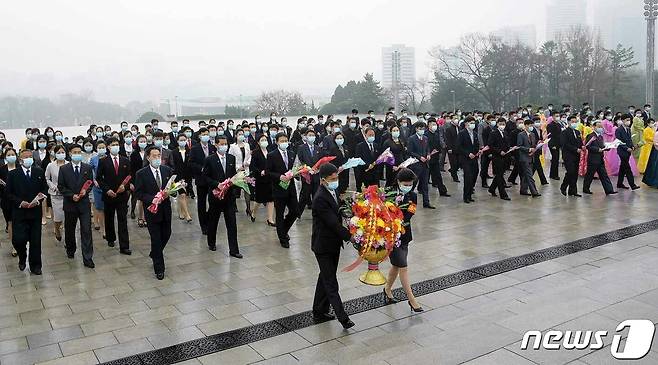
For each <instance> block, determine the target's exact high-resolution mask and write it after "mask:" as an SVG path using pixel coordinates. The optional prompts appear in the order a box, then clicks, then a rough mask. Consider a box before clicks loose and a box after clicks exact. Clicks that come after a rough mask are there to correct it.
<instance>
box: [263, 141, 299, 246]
mask: <svg viewBox="0 0 658 365" xmlns="http://www.w3.org/2000/svg"><path fill="white" fill-rule="evenodd" d="M276 143H277V147H278V148H277V149H276V150H275V151H272V152H270V153H268V154H267V167H266V169H265V170H266V171H267V173H268V174H269V175H270V178H271V179H272V197H273V198H274V210H275V212H276V234H277V236H278V237H279V243H280V244H281V247H283V248H289V247H290V236H289V235H288V231H289V230H290V227H292V225H293V223H295V220H296V219H297V216H298V214H299V208H298V204H297V189H296V188H295V182H294V181H293V179H290V178H288V177H287V176H286V172H288V171H290V170H291V169H292V167H293V164H294V162H295V154H294V153H293V152H291V151H289V150H288V136H286V134H285V133H283V132H280V133H279V134H277V135H276ZM281 182H283V183H288V187H287V188H284V187H282V186H281V184H280V183H281ZM286 208H288V214H287V215H285V217H284V214H285V211H286Z"/></svg>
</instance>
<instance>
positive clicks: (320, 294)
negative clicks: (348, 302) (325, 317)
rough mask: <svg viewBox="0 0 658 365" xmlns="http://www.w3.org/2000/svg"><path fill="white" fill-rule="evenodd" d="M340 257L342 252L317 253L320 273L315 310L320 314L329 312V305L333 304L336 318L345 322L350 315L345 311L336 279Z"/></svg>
mask: <svg viewBox="0 0 658 365" xmlns="http://www.w3.org/2000/svg"><path fill="white" fill-rule="evenodd" d="M339 258H340V253H328V254H317V253H316V254H315V259H316V260H317V261H318V266H319V267H320V274H319V275H318V282H317V284H316V285H315V296H314V297H313V312H314V313H318V314H321V313H329V305H330V304H331V307H332V308H334V313H335V314H336V318H337V319H338V320H339V321H340V322H345V321H347V319H348V316H347V313H345V308H343V301H342V300H341V299H340V294H338V279H336V271H337V270H338V259H339Z"/></svg>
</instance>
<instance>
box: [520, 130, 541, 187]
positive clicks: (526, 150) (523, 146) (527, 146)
mask: <svg viewBox="0 0 658 365" xmlns="http://www.w3.org/2000/svg"><path fill="white" fill-rule="evenodd" d="M523 124H524V125H523V130H522V131H521V132H520V133H519V134H518V135H517V137H516V145H517V146H518V147H519V154H518V156H519V159H518V161H517V162H516V163H517V164H518V167H519V176H520V177H521V195H532V197H533V198H534V197H538V196H541V194H539V192H538V191H537V186H536V185H535V179H534V177H533V173H532V161H533V159H534V154H535V147H536V146H537V140H536V139H535V134H534V133H532V132H533V130H534V128H535V126H534V123H533V122H532V120H530V119H526V120H525V122H524V123H523ZM528 189H529V190H530V193H528Z"/></svg>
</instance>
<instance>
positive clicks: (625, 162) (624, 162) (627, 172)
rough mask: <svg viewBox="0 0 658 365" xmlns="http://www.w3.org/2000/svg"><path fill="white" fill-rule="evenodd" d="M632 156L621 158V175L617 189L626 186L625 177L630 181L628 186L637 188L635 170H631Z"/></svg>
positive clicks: (618, 177) (618, 178)
mask: <svg viewBox="0 0 658 365" xmlns="http://www.w3.org/2000/svg"><path fill="white" fill-rule="evenodd" d="M630 158H631V156H630V155H629V156H627V157H622V156H619V159H620V160H621V163H620V164H619V175H617V187H620V186H622V185H624V177H626V178H627V179H628V184H629V185H630V186H631V187H634V186H635V178H634V177H633V170H631V165H630V163H629V160H630Z"/></svg>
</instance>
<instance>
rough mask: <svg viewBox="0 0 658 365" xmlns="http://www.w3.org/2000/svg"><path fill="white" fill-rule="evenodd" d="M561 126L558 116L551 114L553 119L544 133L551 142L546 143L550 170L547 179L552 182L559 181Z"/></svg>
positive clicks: (555, 113)
mask: <svg viewBox="0 0 658 365" xmlns="http://www.w3.org/2000/svg"><path fill="white" fill-rule="evenodd" d="M563 127H564V126H563V125H562V124H561V123H560V114H559V113H557V112H554V113H553V119H552V120H551V122H550V123H548V124H547V125H546V133H547V134H548V135H549V137H548V138H550V139H551V140H550V141H548V148H550V150H551V170H550V173H549V177H550V178H551V179H553V180H560V173H559V171H558V170H559V167H560V147H561V143H560V140H561V137H560V136H561V135H562V130H563Z"/></svg>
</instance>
